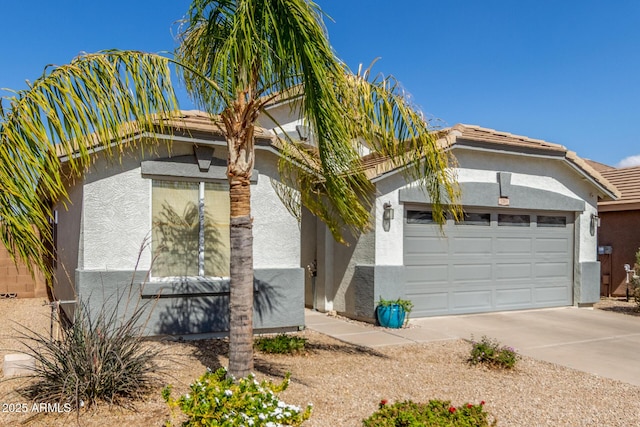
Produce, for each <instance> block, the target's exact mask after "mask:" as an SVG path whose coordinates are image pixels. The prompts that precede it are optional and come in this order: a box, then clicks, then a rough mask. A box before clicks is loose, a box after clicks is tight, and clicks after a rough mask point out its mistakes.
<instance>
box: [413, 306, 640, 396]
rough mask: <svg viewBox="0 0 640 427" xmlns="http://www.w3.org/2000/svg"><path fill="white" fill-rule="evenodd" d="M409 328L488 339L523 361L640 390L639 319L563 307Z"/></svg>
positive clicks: (421, 322)
mask: <svg viewBox="0 0 640 427" xmlns="http://www.w3.org/2000/svg"><path fill="white" fill-rule="evenodd" d="M411 322H412V323H414V324H415V325H416V327H417V328H416V329H420V330H422V334H423V335H424V336H427V335H429V334H441V335H442V338H445V337H457V338H465V339H469V338H471V337H472V336H473V337H474V338H475V339H480V338H481V337H482V336H483V335H486V336H487V337H489V338H495V339H497V340H498V341H499V342H500V343H501V344H503V345H508V346H511V347H515V348H516V349H517V351H518V352H519V353H520V354H523V355H526V356H530V357H533V358H536V359H539V360H545V361H547V362H552V363H556V364H559V365H563V366H568V367H570V368H574V369H578V370H581V371H586V372H590V373H593V374H596V375H600V376H603V377H607V378H613V379H617V380H621V381H624V382H627V383H631V384H634V385H637V386H640V317H634V316H625V315H623V314H619V313H611V312H606V311H602V310H593V309H585V308H574V307H566V308H555V309H544V310H531V311H513V312H502V313H489V314H477V315H465V316H448V317H437V318H433V317H432V318H424V319H414V320H412V321H411Z"/></svg>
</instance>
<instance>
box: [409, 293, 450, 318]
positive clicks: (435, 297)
mask: <svg viewBox="0 0 640 427" xmlns="http://www.w3.org/2000/svg"><path fill="white" fill-rule="evenodd" d="M407 297H408V298H409V299H410V300H411V302H413V304H414V306H415V308H414V310H413V311H412V312H411V316H415V317H421V316H437V315H438V314H446V313H447V312H448V311H449V293H448V292H446V291H442V292H431V293H422V294H409V293H407Z"/></svg>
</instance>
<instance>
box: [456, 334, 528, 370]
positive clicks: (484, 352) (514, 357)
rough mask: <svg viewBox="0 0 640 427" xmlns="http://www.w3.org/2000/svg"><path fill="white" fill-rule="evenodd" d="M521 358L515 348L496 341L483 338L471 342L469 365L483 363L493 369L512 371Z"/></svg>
mask: <svg viewBox="0 0 640 427" xmlns="http://www.w3.org/2000/svg"><path fill="white" fill-rule="evenodd" d="M519 358H520V356H518V353H516V351H515V349H514V348H513V347H506V346H501V345H500V343H498V341H496V340H492V339H489V338H487V337H486V336H483V337H482V339H481V340H480V341H472V342H471V355H470V357H469V363H471V364H472V365H476V364H479V363H482V364H484V365H487V366H490V367H493V368H503V369H511V368H513V367H514V366H515V365H516V362H517V361H518V359H519Z"/></svg>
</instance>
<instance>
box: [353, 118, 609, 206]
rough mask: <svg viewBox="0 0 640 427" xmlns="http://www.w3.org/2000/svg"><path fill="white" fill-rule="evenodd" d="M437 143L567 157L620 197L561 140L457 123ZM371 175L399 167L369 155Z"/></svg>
mask: <svg viewBox="0 0 640 427" xmlns="http://www.w3.org/2000/svg"><path fill="white" fill-rule="evenodd" d="M437 134H438V136H439V140H438V144H439V145H440V146H441V147H442V148H443V149H445V150H446V149H449V148H451V147H453V146H454V145H457V144H460V145H462V144H464V145H468V144H471V145H476V144H477V145H478V146H481V147H486V148H493V149H503V150H504V149H507V150H511V151H516V152H525V153H535V154H548V155H554V156H558V157H561V158H564V159H565V160H566V161H567V162H569V163H571V164H573V165H574V166H575V167H576V169H578V170H579V171H581V172H582V174H584V175H585V176H586V177H588V178H590V179H592V180H593V181H595V182H596V183H597V184H598V185H599V186H600V187H601V188H602V189H603V190H604V191H603V192H604V193H609V194H608V195H607V196H606V197H607V198H611V197H612V196H613V198H617V197H619V196H620V193H619V192H618V190H617V189H616V187H615V186H614V185H612V184H611V183H610V182H609V181H608V180H607V179H606V178H605V177H604V176H603V175H602V174H601V173H600V172H598V171H597V170H596V169H595V168H594V167H593V166H591V165H590V164H589V163H588V162H587V161H585V160H584V159H582V158H580V157H578V155H577V154H576V153H575V152H573V151H570V150H568V149H567V148H566V147H564V146H563V145H560V144H554V143H551V142H547V141H544V140H541V139H533V138H529V137H527V136H521V135H514V134H511V133H508V132H500V131H496V130H494V129H489V128H483V127H480V126H476V125H466V124H457V125H455V126H453V127H451V128H447V129H443V130H441V131H438V133H437ZM363 163H364V164H365V166H366V168H367V175H368V176H369V178H370V179H373V178H376V177H379V176H381V175H383V174H385V173H387V172H390V171H392V170H394V169H395V168H396V166H395V165H394V164H393V162H392V161H391V159H389V158H388V157H381V156H379V155H369V156H365V157H364V158H363Z"/></svg>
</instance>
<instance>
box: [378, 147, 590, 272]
mask: <svg viewBox="0 0 640 427" xmlns="http://www.w3.org/2000/svg"><path fill="white" fill-rule="evenodd" d="M454 154H455V156H456V158H457V159H458V163H459V168H458V169H457V170H456V172H457V176H458V181H459V182H461V183H462V182H488V183H495V182H497V172H499V171H503V172H510V173H511V184H512V185H517V186H524V187H529V188H535V189H541V190H546V191H552V192H555V193H558V194H561V195H563V196H568V197H571V198H575V199H578V200H583V201H584V202H585V211H584V212H582V213H580V214H579V215H578V217H577V219H576V221H577V222H578V223H579V224H577V225H576V227H575V229H576V231H577V232H578V233H579V235H578V236H577V239H578V240H579V242H578V244H579V249H578V252H577V258H578V259H577V261H578V262H589V261H596V260H597V239H596V236H597V232H596V233H594V234H595V235H591V233H590V224H591V214H597V195H596V191H597V190H596V188H595V187H594V185H593V184H592V183H590V182H589V181H587V180H586V179H584V177H582V176H580V175H579V174H578V172H577V171H575V170H574V169H573V168H572V167H571V166H570V165H568V164H567V163H565V162H564V161H562V160H554V159H549V158H536V157H532V156H525V155H517V154H506V153H495V152H484V151H476V150H473V151H472V150H455V151H454ZM376 185H377V190H378V194H379V196H378V197H377V200H376V264H377V265H402V263H403V227H404V218H403V212H404V206H403V205H402V204H400V203H399V191H400V189H402V188H406V187H409V186H411V185H412V184H407V183H406V182H405V181H404V179H403V178H402V177H401V174H399V173H396V174H392V175H389V176H387V177H385V178H383V179H381V180H380V181H378V182H377V183H376ZM386 202H391V204H392V205H393V208H394V211H395V215H394V219H393V220H392V221H391V227H390V230H389V231H388V232H385V231H384V230H383V228H382V212H383V210H384V209H383V205H384V203H386ZM496 208H498V206H496Z"/></svg>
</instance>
